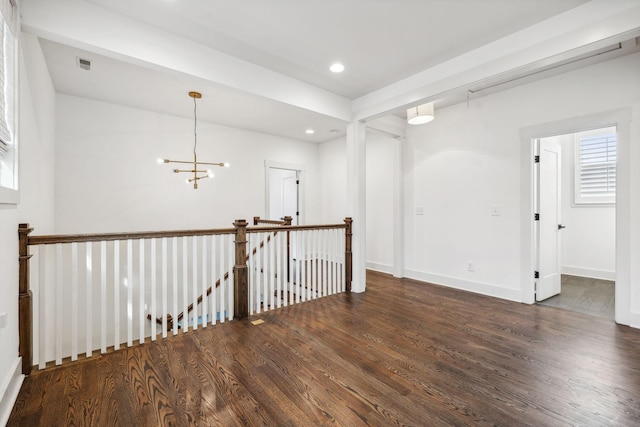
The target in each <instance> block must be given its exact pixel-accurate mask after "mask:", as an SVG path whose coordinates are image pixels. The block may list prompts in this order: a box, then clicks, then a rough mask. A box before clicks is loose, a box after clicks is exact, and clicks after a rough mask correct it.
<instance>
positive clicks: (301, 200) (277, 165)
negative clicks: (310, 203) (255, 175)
mask: <svg viewBox="0 0 640 427" xmlns="http://www.w3.org/2000/svg"><path fill="white" fill-rule="evenodd" d="M269 169H285V170H292V171H296V172H298V180H299V181H300V184H298V191H299V193H298V211H299V212H300V215H298V222H299V224H298V225H301V224H304V223H305V222H304V220H305V211H306V205H305V197H304V194H305V191H304V189H305V185H306V179H305V166H304V165H301V164H298V163H285V162H274V161H272V160H265V161H264V185H265V192H264V198H265V200H264V209H265V211H264V215H263V217H264V218H268V217H269V212H270V206H269V202H270V200H271V197H270V193H271V191H270V183H269V179H270V178H269Z"/></svg>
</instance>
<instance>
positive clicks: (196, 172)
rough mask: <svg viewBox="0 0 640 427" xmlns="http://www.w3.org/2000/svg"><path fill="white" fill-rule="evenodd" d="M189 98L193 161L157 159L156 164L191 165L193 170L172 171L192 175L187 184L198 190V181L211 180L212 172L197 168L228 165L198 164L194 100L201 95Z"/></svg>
mask: <svg viewBox="0 0 640 427" xmlns="http://www.w3.org/2000/svg"><path fill="white" fill-rule="evenodd" d="M189 96H190V97H191V98H193V161H192V162H191V161H189V162H187V161H181V160H169V159H158V163H182V164H189V165H193V169H174V170H173V172H174V173H181V172H187V173H192V174H193V178H188V179H187V184H191V183H193V189H194V190H197V189H198V181H200V180H201V179H204V178H213V172H212V171H211V170H210V169H207V170H202V169H198V167H199V166H202V165H208V166H222V167H225V168H228V167H229V166H230V165H229V163H208V162H199V161H198V155H197V154H196V148H197V147H198V132H197V131H198V115H197V105H196V99H200V98H202V94H201V93H200V92H189Z"/></svg>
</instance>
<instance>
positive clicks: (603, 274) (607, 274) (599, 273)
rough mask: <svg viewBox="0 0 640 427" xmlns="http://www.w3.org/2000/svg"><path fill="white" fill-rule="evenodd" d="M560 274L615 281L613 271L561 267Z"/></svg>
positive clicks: (568, 266)
mask: <svg viewBox="0 0 640 427" xmlns="http://www.w3.org/2000/svg"><path fill="white" fill-rule="evenodd" d="M562 274H568V275H570V276H579V277H589V278H591V279H602V280H613V281H615V280H616V272H615V271H606V270H593V269H591V268H582V267H573V266H570V265H563V266H562Z"/></svg>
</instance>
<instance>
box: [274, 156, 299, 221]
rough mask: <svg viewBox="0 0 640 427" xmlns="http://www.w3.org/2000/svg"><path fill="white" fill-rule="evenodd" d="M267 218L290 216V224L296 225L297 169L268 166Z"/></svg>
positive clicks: (278, 218)
mask: <svg viewBox="0 0 640 427" xmlns="http://www.w3.org/2000/svg"><path fill="white" fill-rule="evenodd" d="M268 172H269V198H268V200H269V208H268V213H269V218H268V219H275V220H282V219H284V217H285V216H290V217H291V218H292V224H293V225H298V224H299V222H298V217H299V215H298V213H299V210H298V185H299V184H298V183H299V179H298V171H296V170H290V169H279V168H269V171H268Z"/></svg>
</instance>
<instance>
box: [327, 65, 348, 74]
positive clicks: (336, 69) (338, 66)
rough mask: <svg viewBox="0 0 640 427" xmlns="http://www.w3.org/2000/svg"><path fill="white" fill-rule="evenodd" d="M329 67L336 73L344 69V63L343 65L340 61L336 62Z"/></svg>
mask: <svg viewBox="0 0 640 427" xmlns="http://www.w3.org/2000/svg"><path fill="white" fill-rule="evenodd" d="M329 69H330V70H331V71H332V72H334V73H341V72H343V71H344V65H342V64H341V63H339V62H336V63H333V64H331V67H329Z"/></svg>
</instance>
